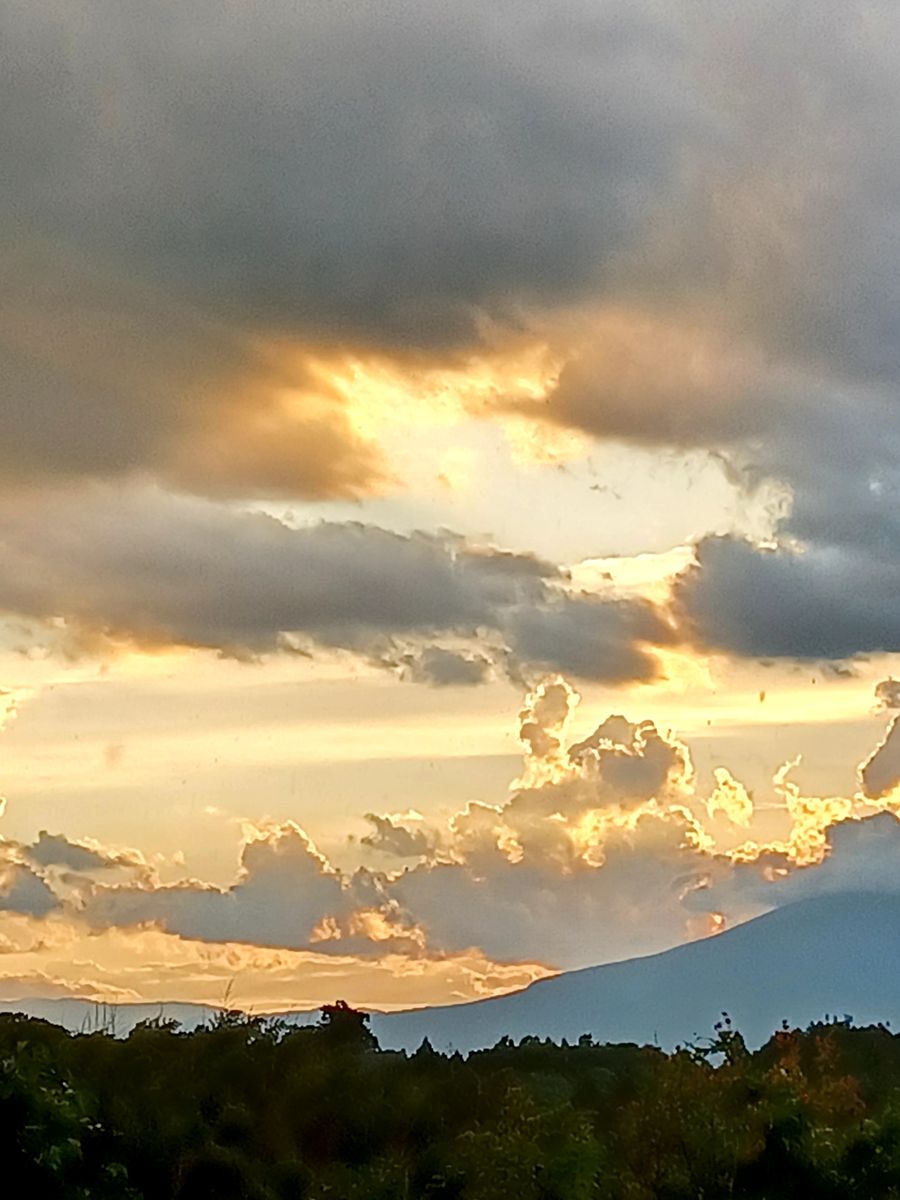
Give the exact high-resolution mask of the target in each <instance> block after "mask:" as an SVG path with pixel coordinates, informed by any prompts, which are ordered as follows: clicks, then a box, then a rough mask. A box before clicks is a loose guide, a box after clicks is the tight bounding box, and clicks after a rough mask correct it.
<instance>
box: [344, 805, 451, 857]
mask: <svg viewBox="0 0 900 1200" xmlns="http://www.w3.org/2000/svg"><path fill="white" fill-rule="evenodd" d="M365 819H366V820H367V821H368V822H369V824H370V825H371V826H372V832H371V833H367V834H365V836H364V837H362V838H360V842H361V844H362V845H363V846H368V847H369V848H370V849H372V850H379V851H380V852H381V853H382V854H388V855H390V856H391V857H392V858H425V857H428V856H430V854H431V853H432V851H433V849H434V838H433V835H432V834H431V832H430V831H429V830H427V829H424V828H417V829H411V828H410V827H409V825H408V824H404V823H403V822H402V820H401V819H399V818H397V817H394V816H391V815H389V814H385V815H384V816H379V815H378V814H377V813H366V817H365Z"/></svg>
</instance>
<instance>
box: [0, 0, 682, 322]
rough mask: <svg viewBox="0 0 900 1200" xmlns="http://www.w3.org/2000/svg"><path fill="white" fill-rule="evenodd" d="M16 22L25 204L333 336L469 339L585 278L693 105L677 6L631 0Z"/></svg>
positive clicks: (208, 287) (177, 284)
mask: <svg viewBox="0 0 900 1200" xmlns="http://www.w3.org/2000/svg"><path fill="white" fill-rule="evenodd" d="M211 30H214V31H215V33H214V34H211V33H210V31H211ZM4 32H5V38H4V47H5V63H4V71H3V80H4V87H3V93H2V100H3V107H4V109H5V110H6V111H8V112H9V113H10V114H11V119H10V122H9V124H8V126H7V128H6V131H5V146H4V150H5V152H6V154H5V157H7V156H8V159H9V160H10V161H12V162H13V163H15V164H16V170H15V171H13V172H11V177H10V185H11V186H12V185H13V184H14V188H15V190H14V200H15V202H16V203H15V204H14V205H12V206H11V207H12V210H13V212H14V213H16V214H20V213H22V211H23V210H24V211H26V212H28V213H29V214H30V217H31V221H32V224H33V226H36V227H37V229H38V230H40V231H47V232H48V233H49V232H52V233H53V234H54V235H55V236H56V237H58V238H60V239H65V240H66V241H69V242H71V243H72V244H75V245H77V246H79V247H82V248H84V249H85V252H87V253H90V254H91V255H92V256H93V255H96V256H97V257H98V258H101V259H102V260H103V261H105V262H111V263H113V264H115V265H116V266H119V267H120V268H121V269H122V270H123V271H126V272H127V273H128V274H138V275H141V276H144V277H148V276H149V277H151V278H153V279H154V280H160V281H162V282H163V283H164V284H165V286H166V287H167V288H169V289H171V290H172V291H173V292H175V293H176V294H179V295H182V296H186V297H190V298H191V299H192V300H194V301H199V302H202V303H203V304H204V305H206V306H208V307H210V308H212V309H214V311H215V312H216V313H218V314H222V315H226V316H232V315H233V314H235V313H237V314H239V315H241V316H242V317H243V318H244V319H245V320H247V321H248V322H253V323H254V324H257V325H261V326H263V327H265V326H268V327H276V328H281V329H285V328H288V329H290V328H296V327H298V326H300V327H301V328H304V329H309V328H311V329H314V330H316V331H318V333H319V335H320V336H321V335H322V334H324V333H332V334H334V333H337V335H338V336H346V335H347V334H350V336H353V337H355V338H357V339H359V338H361V337H362V338H366V337H369V338H376V339H378V340H381V341H391V340H393V341H395V342H398V343H400V344H401V345H403V346H407V345H409V344H419V345H421V344H423V343H425V344H427V343H429V342H434V341H446V340H448V339H451V340H452V339H458V338H460V337H464V338H466V339H471V338H472V337H477V328H478V320H479V314H487V315H499V316H502V315H504V314H505V313H506V312H508V311H509V309H510V308H511V307H513V306H514V305H515V302H516V301H517V300H518V301H520V302H521V301H525V300H530V299H532V297H535V296H537V297H538V298H547V299H553V298H556V297H559V296H562V297H565V298H568V297H572V296H577V295H578V294H579V292H580V291H581V290H582V289H584V288H585V287H586V286H588V285H589V284H590V283H591V282H593V280H594V279H595V278H596V277H597V275H598V274H600V273H601V272H602V270H603V268H604V266H606V265H607V264H608V263H609V262H610V260H611V259H612V258H613V255H614V253H615V251H616V250H617V249H619V248H620V247H621V246H622V245H623V244H624V243H625V242H626V241H627V239H628V237H629V236H630V235H632V234H633V233H634V231H635V230H636V229H637V228H639V227H640V225H641V221H642V218H645V217H646V215H647V213H648V211H649V210H650V209H651V208H652V206H653V202H654V200H655V197H656V195H657V191H658V189H659V187H660V185H661V184H662V183H664V182H665V180H666V179H667V177H669V175H670V173H671V172H672V171H673V170H674V168H675V165H676V164H675V155H676V148H677V146H678V144H679V140H680V138H681V137H682V136H683V135H684V133H685V130H690V129H691V127H692V126H693V125H694V124H698V123H700V114H699V113H698V111H697V108H698V106H697V104H696V102H695V101H694V100H693V98H692V97H691V95H690V91H689V88H688V86H687V83H686V80H685V79H684V77H683V61H684V57H685V53H686V50H687V44H686V43H687V39H686V38H685V37H684V35H683V34H681V33H680V31H679V29H678V26H677V18H676V14H674V13H673V15H672V17H671V18H666V17H664V16H663V17H662V18H661V14H660V13H659V10H658V8H657V7H656V6H654V5H652V4H650V3H643V2H642V3H638V4H628V5H626V4H624V3H618V2H617V3H614V4H611V5H608V6H606V7H605V8H604V9H603V10H602V11H598V10H596V8H594V7H592V6H588V5H586V4H584V3H581V2H580V0H572V2H570V3H568V4H567V6H566V9H565V11H564V12H559V13H553V14H547V13H546V12H538V11H537V10H535V9H534V8H533V6H531V5H529V4H528V3H526V2H523V0H503V2H502V3H500V4H499V5H497V6H495V7H494V8H492V9H491V11H490V12H487V11H485V10H484V8H483V7H482V6H481V5H478V4H476V3H474V2H473V0H463V3H461V5H459V6H457V7H456V8H455V9H454V11H453V13H452V14H451V13H448V12H447V10H446V9H445V8H444V7H443V6H442V5H441V4H439V3H436V2H434V0H426V2H425V3H419V4H413V3H410V0H388V2H387V3H384V4H381V5H379V6H378V7H377V8H375V9H369V8H363V9H360V10H357V11H355V12H354V13H353V14H349V15H348V14H347V13H346V12H338V11H337V10H335V9H334V7H333V6H332V5H329V4H327V3H325V2H324V0H316V2H314V3H311V4H308V5H304V6H302V7H301V8H298V7H297V6H296V5H294V4H291V3H289V2H288V0H274V2H273V3H270V4H268V5H267V6H266V8H265V12H262V11H261V10H260V9H259V7H258V6H253V7H251V8H248V7H247V6H246V5H244V4H239V3H231V2H229V3H228V4H226V6H225V8H224V9H223V8H222V6H221V5H219V4H213V3H211V0H202V2H201V3H198V4H195V5H194V6H193V8H192V9H191V11H190V13H184V14H179V15H178V16H177V18H176V19H175V20H174V21H170V20H168V19H166V20H163V19H162V16H161V14H158V13H155V12H153V11H148V10H147V9H146V8H143V7H140V6H138V5H137V4H134V3H128V4H126V5H125V6H124V7H123V6H122V5H121V4H116V3H113V0H102V2H101V3H99V4H97V5H95V6H94V8H93V9H92V10H91V12H90V13H88V14H82V16H81V18H80V19H79V20H78V21H76V20H75V19H74V18H73V17H72V14H71V12H70V11H69V9H68V8H67V7H66V6H65V4H63V3H60V2H59V0H42V3H41V5H40V8H39V9H38V10H35V9H34V7H33V6H28V5H25V4H24V3H16V4H14V6H13V8H12V10H11V11H10V12H9V13H8V14H7V17H6V21H5V23H4ZM298 80H302V81H303V83H302V86H298ZM637 81H639V82H640V90H636V83H637ZM12 114H17V116H15V117H13V116H12ZM18 114H21V117H20V118H19V117H18ZM27 147H30V148H31V149H33V151H34V153H26V148H27ZM20 219H21V218H20Z"/></svg>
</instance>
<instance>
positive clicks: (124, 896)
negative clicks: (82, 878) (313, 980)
mask: <svg viewBox="0 0 900 1200" xmlns="http://www.w3.org/2000/svg"><path fill="white" fill-rule="evenodd" d="M347 907H348V906H347V903H346V899H345V896H344V888H343V884H342V880H341V878H340V876H339V875H338V874H337V873H336V872H335V871H333V870H332V869H331V868H330V867H329V866H328V864H327V863H326V862H325V860H324V859H323V858H322V857H321V855H320V854H319V853H318V852H317V851H316V849H315V847H314V846H313V844H312V843H311V842H310V840H309V839H308V838H307V836H306V835H305V833H303V831H302V830H301V829H299V828H298V827H297V826H295V825H292V824H286V825H284V826H280V827H277V828H275V829H272V830H268V831H264V832H263V833H262V835H261V836H251V838H250V840H248V841H247V842H246V843H245V845H244V848H243V852H242V855H241V871H240V875H239V877H238V880H237V881H236V882H235V883H234V884H233V885H232V886H231V887H230V888H225V889H222V888H216V887H212V886H211V885H207V884H199V883H192V882H188V883H182V884H173V885H170V886H166V887H155V888H154V887H134V886H125V887H122V886H108V885H100V886H98V887H96V888H95V889H94V890H93V892H92V894H91V895H90V896H89V897H88V898H87V900H86V902H85V906H84V909H83V912H84V916H85V918H86V919H87V920H88V921H89V922H91V923H92V924H96V925H97V926H99V927H103V926H104V925H118V924H122V925H141V924H144V923H153V924H156V925H158V926H159V927H160V928H162V929H167V930H169V931H170V932H174V933H178V934H179V935H181V936H183V937H186V938H199V939H202V940H204V941H212V942H216V941H218V942H228V941H233V942H247V943H252V944H255V945H261V946H284V947H288V948H290V947H294V948H300V947H304V946H308V945H310V939H311V934H312V931H313V929H314V928H315V926H316V925H317V924H318V923H319V921H320V920H321V918H322V916H323V915H325V914H328V915H331V914H335V913H336V914H342V913H343V912H344V911H345V910H346V909H347Z"/></svg>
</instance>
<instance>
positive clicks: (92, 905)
mask: <svg viewBox="0 0 900 1200" xmlns="http://www.w3.org/2000/svg"><path fill="white" fill-rule="evenodd" d="M577 705H578V696H577V694H576V693H575V692H574V691H573V690H572V688H571V687H570V686H569V685H568V684H566V682H565V681H564V680H562V679H561V678H558V677H557V678H551V679H548V680H546V681H545V682H544V683H543V684H541V685H540V686H539V687H537V688H536V689H535V690H534V691H533V692H532V693H531V694H530V695H529V696H528V697H527V698H526V701H525V703H524V704H523V706H522V709H521V712H520V715H519V730H520V736H521V739H522V745H523V749H524V762H523V768H522V772H521V775H520V777H519V778H518V779H517V780H515V781H514V782H513V784H512V785H511V788H510V791H509V794H508V795H507V796H506V797H505V798H502V799H500V801H499V802H498V803H496V804H488V803H484V802H481V801H478V802H471V803H469V804H468V805H467V806H466V807H465V808H464V809H463V810H462V811H460V812H458V813H456V814H455V815H454V816H453V817H452V818H451V819H450V820H449V821H448V822H447V824H446V825H444V826H435V825H431V824H429V823H428V822H426V821H424V820H423V819H422V818H421V817H420V815H419V814H418V813H416V812H413V811H410V812H407V813H397V814H382V815H379V814H375V813H370V814H368V815H367V817H366V820H367V821H368V823H369V825H370V827H371V833H369V834H367V835H366V836H364V837H363V838H362V839H361V841H362V843H363V845H364V846H365V847H366V848H367V849H368V850H371V851H376V852H378V853H379V854H380V855H381V856H382V858H381V862H382V863H386V864H387V865H388V867H389V868H391V869H388V870H380V871H372V870H369V869H367V868H365V867H360V868H357V869H356V870H354V871H352V872H350V871H343V870H341V869H339V868H338V867H336V866H334V865H333V864H331V863H329V862H328V861H327V860H326V859H325V858H324V857H323V856H322V855H321V854H320V853H319V852H318V851H317V849H316V848H315V846H314V845H313V844H312V842H311V841H310V839H309V838H308V837H307V835H306V834H305V833H304V832H303V830H302V829H300V828H299V827H298V826H297V825H296V824H294V823H292V822H285V823H282V824H267V825H265V826H262V827H254V826H250V825H248V826H247V827H246V830H245V842H244V845H243V849H242V852H241V858H240V869H239V871H238V874H237V876H236V878H235V880H234V881H233V882H232V883H231V884H229V885H226V886H214V885H212V884H208V883H203V882H201V881H197V880H183V881H181V882H179V883H176V884H167V885H162V884H161V883H160V882H159V880H158V879H157V878H156V877H155V876H154V875H153V874H152V873H151V872H149V871H145V872H144V873H143V874H137V875H131V876H130V877H125V878H124V879H122V878H121V877H118V878H117V877H113V876H112V875H111V873H110V871H109V866H111V865H113V864H115V863H117V862H120V861H121V860H122V857H123V852H116V851H111V850H109V849H107V848H105V847H101V846H99V845H94V844H90V845H89V844H85V845H79V844H78V843H75V842H72V841H70V840H69V839H67V838H64V837H62V836H61V835H49V834H43V835H41V837H39V838H38V839H37V841H36V842H35V843H34V844H33V845H32V846H19V845H17V844H14V843H6V844H5V846H4V855H5V858H4V864H3V868H2V872H3V873H2V878H0V910H3V911H7V912H10V913H18V914H20V915H21V914H29V915H30V917H31V918H41V919H43V920H44V921H50V922H51V923H52V921H53V920H57V919H63V918H65V919H66V920H70V921H75V922H76V923H81V924H82V925H83V926H85V927H88V928H91V929H93V930H95V931H96V932H97V934H98V935H104V932H105V933H109V931H112V930H116V929H119V930H123V931H128V930H131V931H146V932H147V934H148V936H150V935H151V934H154V935H155V934H158V935H159V936H163V935H166V936H170V937H174V938H178V939H181V940H183V941H186V942H191V943H197V944H209V945H210V946H226V945H227V946H243V947H245V948H246V949H245V950H243V951H241V952H240V953H241V954H246V953H251V952H259V953H262V952H263V949H260V948H268V949H265V952H266V953H269V952H271V953H277V952H279V951H285V952H290V953H297V954H315V955H318V956H320V958H322V959H326V958H328V957H334V958H335V959H342V958H343V959H347V958H348V957H349V958H352V959H354V960H355V961H359V962H362V961H364V960H370V961H372V962H373V963H381V964H384V963H387V962H391V963H393V964H394V966H393V967H392V969H393V970H395V971H396V970H398V969H399V968H398V966H397V964H399V963H401V962H407V963H409V964H413V963H414V964H419V966H420V967H421V970H422V971H424V972H426V973H427V972H431V971H432V969H434V964H436V963H438V962H446V963H450V962H452V961H458V960H459V957H460V956H464V957H465V956H469V958H471V956H473V955H475V956H476V957H477V956H481V961H484V962H490V963H499V962H507V963H509V962H511V961H515V962H524V963H532V964H533V963H535V962H540V961H544V962H546V961H547V960H548V959H549V960H550V965H552V966H553V967H555V968H574V967H580V966H587V965H590V964H591V963H595V962H602V961H611V960H615V959H618V958H624V957H630V956H633V955H634V954H637V953H650V952H653V951H656V950H661V949H663V948H665V947H667V946H670V945H674V944H677V943H679V942H682V941H684V940H685V939H689V938H692V937H696V936H703V935H705V934H707V933H711V932H715V931H717V930H718V929H720V928H722V927H723V924H732V923H735V922H739V921H741V920H745V919H747V918H748V917H750V916H753V915H756V914H757V913H759V912H762V911H765V910H766V909H767V908H772V907H775V906H777V905H779V904H783V903H789V902H791V901H792V900H793V899H799V898H802V897H806V896H807V895H814V894H818V893H819V892H821V891H853V890H860V889H862V890H881V889H883V888H885V887H895V886H896V880H895V878H894V876H895V875H896V863H895V859H896V854H897V848H898V846H900V834H898V833H897V830H898V827H900V825H898V819H897V815H896V814H897V811H898V810H897V804H896V801H895V799H894V798H892V796H891V795H885V796H880V795H876V794H875V788H874V787H872V788H870V789H869V794H866V792H865V791H862V792H860V793H858V794H856V795H850V796H818V795H809V794H806V793H805V792H804V791H803V790H802V789H801V788H800V786H799V785H798V784H797V783H796V782H795V780H794V778H793V771H794V768H795V767H796V765H797V764H796V762H788V763H785V764H784V765H783V766H782V767H780V768H779V769H778V770H777V771H776V773H775V775H774V779H773V790H774V794H775V796H776V797H777V798H778V799H779V800H780V802H781V805H782V807H783V815H784V825H785V828H786V833H785V835H784V836H783V837H782V838H780V839H776V840H767V841H758V840H755V839H754V807H753V801H752V798H751V797H750V795H749V793H748V792H747V790H746V788H745V787H744V786H743V785H742V783H741V782H740V780H739V779H737V778H736V777H735V776H734V775H733V774H732V773H731V772H730V771H729V770H728V769H727V768H724V767H720V768H717V769H716V771H715V786H714V788H713V789H712V790H711V791H710V792H708V793H707V792H705V791H703V790H700V789H699V787H698V781H697V777H696V775H695V772H694V769H693V765H692V763H691V757H690V752H689V750H688V748H687V746H685V745H684V744H683V743H681V742H679V741H678V739H677V738H675V737H674V736H673V735H672V734H670V733H668V732H666V731H664V730H661V729H660V728H658V727H657V726H656V725H655V724H654V723H653V722H650V721H640V722H633V721H629V720H628V719H627V718H626V717H624V716H621V715H614V716H611V717H608V718H607V719H606V720H604V721H602V722H601V723H600V724H599V725H598V726H597V727H596V728H595V730H594V731H593V732H592V733H591V734H589V735H588V736H586V737H583V738H580V739H573V736H572V726H573V723H574V720H575V717H576V713H577ZM892 731H893V726H892V727H891V730H890V731H889V733H888V735H887V737H886V739H885V742H886V743H887V742H889V740H890V737H891V735H892ZM876 753H877V751H876ZM873 757H874V756H873ZM866 778H867V776H866V774H865V768H863V780H864V781H865V780H866ZM723 827H724V828H725V829H726V832H727V840H726V841H725V842H722V843H720V842H719V841H717V834H718V833H719V832H721V830H722V828H723ZM737 829H743V830H745V831H746V840H745V841H744V842H742V843H740V844H739V845H737V846H734V832H735V830H737ZM726 847H731V848H726ZM125 857H128V856H127V855H126V856H125ZM869 864H871V870H870V869H869ZM63 868H64V872H63ZM48 936H49V935H48ZM254 948H255V949H254ZM470 994H471V993H470Z"/></svg>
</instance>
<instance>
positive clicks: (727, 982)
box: [372, 894, 900, 1052]
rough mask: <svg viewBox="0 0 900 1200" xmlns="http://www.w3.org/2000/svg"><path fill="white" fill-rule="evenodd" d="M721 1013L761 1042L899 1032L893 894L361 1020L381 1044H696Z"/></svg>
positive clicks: (782, 914)
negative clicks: (848, 1021)
mask: <svg viewBox="0 0 900 1200" xmlns="http://www.w3.org/2000/svg"><path fill="white" fill-rule="evenodd" d="M723 1011H726V1012H728V1014H729V1015H730V1016H731V1018H732V1020H733V1021H734V1023H735V1025H736V1026H737V1027H738V1028H739V1029H740V1030H741V1032H742V1033H743V1034H744V1036H745V1037H746V1039H747V1041H748V1042H750V1043H753V1044H761V1043H762V1042H763V1041H765V1039H766V1038H767V1037H768V1036H769V1035H770V1034H771V1033H772V1032H773V1031H774V1030H775V1029H776V1028H778V1027H779V1026H780V1025H781V1022H782V1020H787V1021H788V1022H790V1024H791V1025H799V1026H806V1025H808V1024H809V1023H810V1022H811V1021H814V1020H818V1019H821V1018H822V1017H823V1016H824V1015H825V1014H826V1013H828V1014H832V1015H837V1016H838V1017H843V1016H844V1015H845V1014H847V1015H849V1016H852V1017H853V1019H854V1021H855V1022H856V1023H857V1024H872V1023H878V1022H884V1023H888V1022H890V1023H892V1024H893V1025H894V1026H895V1027H896V1028H897V1029H898V1030H900V895H897V896H887V895H883V894H882V895H866V894H859V895H840V896H826V897H821V898H818V899H815V900H808V901H804V902H802V903H798V904H791V905H788V906H786V907H784V908H780V909H776V910H775V911H774V912H771V913H768V914H767V915H765V916H762V917H757V918H756V919H755V920H753V921H748V922H747V923H746V924H743V925H738V926H736V927H735V928H734V929H732V930H729V931H727V932H725V933H721V934H718V935H717V936H715V937H710V938H705V939H704V940H702V941H699V942H691V943H689V944H688V945H685V946H677V947H675V948H674V949H672V950H666V951H664V952H663V953H662V954H655V955H652V956H650V957H648V958H635V959H630V960H628V961H627V962H621V963H612V964H609V965H606V966H600V967H589V968H587V969H585V970H581V971H571V972H568V973H567V974H564V975H557V976H555V977H554V978H551V979H543V980H540V981H539V982H538V983H533V984H531V986H530V987H528V988H526V989H525V990H524V991H521V992H515V993H513V994H512V995H509V996H500V997H497V998H495V999H490V1000H479V1001H476V1002H475V1003H472V1004H459V1005H453V1006H452V1007H449V1008H433V1009H424V1010H419V1011H414V1012H406V1013H392V1014H390V1015H385V1016H379V1017H376V1018H373V1022H372V1024H373V1028H374V1030H375V1032H376V1033H377V1035H378V1038H379V1041H380V1042H381V1044H382V1046H384V1047H386V1048H389V1047H393V1048H407V1049H412V1048H415V1047H416V1046H418V1045H419V1044H420V1043H421V1041H422V1039H423V1038H424V1037H428V1038H429V1040H430V1041H431V1043H432V1045H433V1046H434V1047H435V1049H442V1050H447V1049H451V1048H452V1049H457V1050H460V1051H463V1052H464V1051H467V1050H474V1049H480V1048H482V1047H485V1046H492V1045H494V1044H495V1043H496V1042H497V1041H498V1040H499V1039H500V1038H501V1037H503V1036H504V1035H508V1036H510V1037H512V1038H513V1039H514V1040H516V1041H518V1040H519V1039H520V1038H522V1037H525V1036H527V1035H529V1034H531V1035H534V1036H537V1037H550V1038H552V1039H553V1040H554V1041H559V1040H561V1039H562V1038H567V1039H568V1040H569V1041H572V1042H574V1041H577V1039H578V1038H579V1036H580V1035H581V1034H583V1033H590V1034H591V1035H592V1036H593V1037H594V1038H595V1039H596V1040H597V1041H600V1042H639V1043H652V1042H656V1043H658V1044H659V1045H660V1046H661V1047H663V1048H664V1049H670V1048H671V1047H673V1046H675V1045H676V1044H679V1043H684V1042H686V1041H689V1040H691V1039H693V1038H695V1037H698V1036H700V1037H703V1036H708V1035H709V1034H710V1033H711V1031H712V1027H713V1024H714V1023H715V1022H716V1021H717V1020H719V1019H720V1017H721V1014H722V1012H723Z"/></svg>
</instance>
